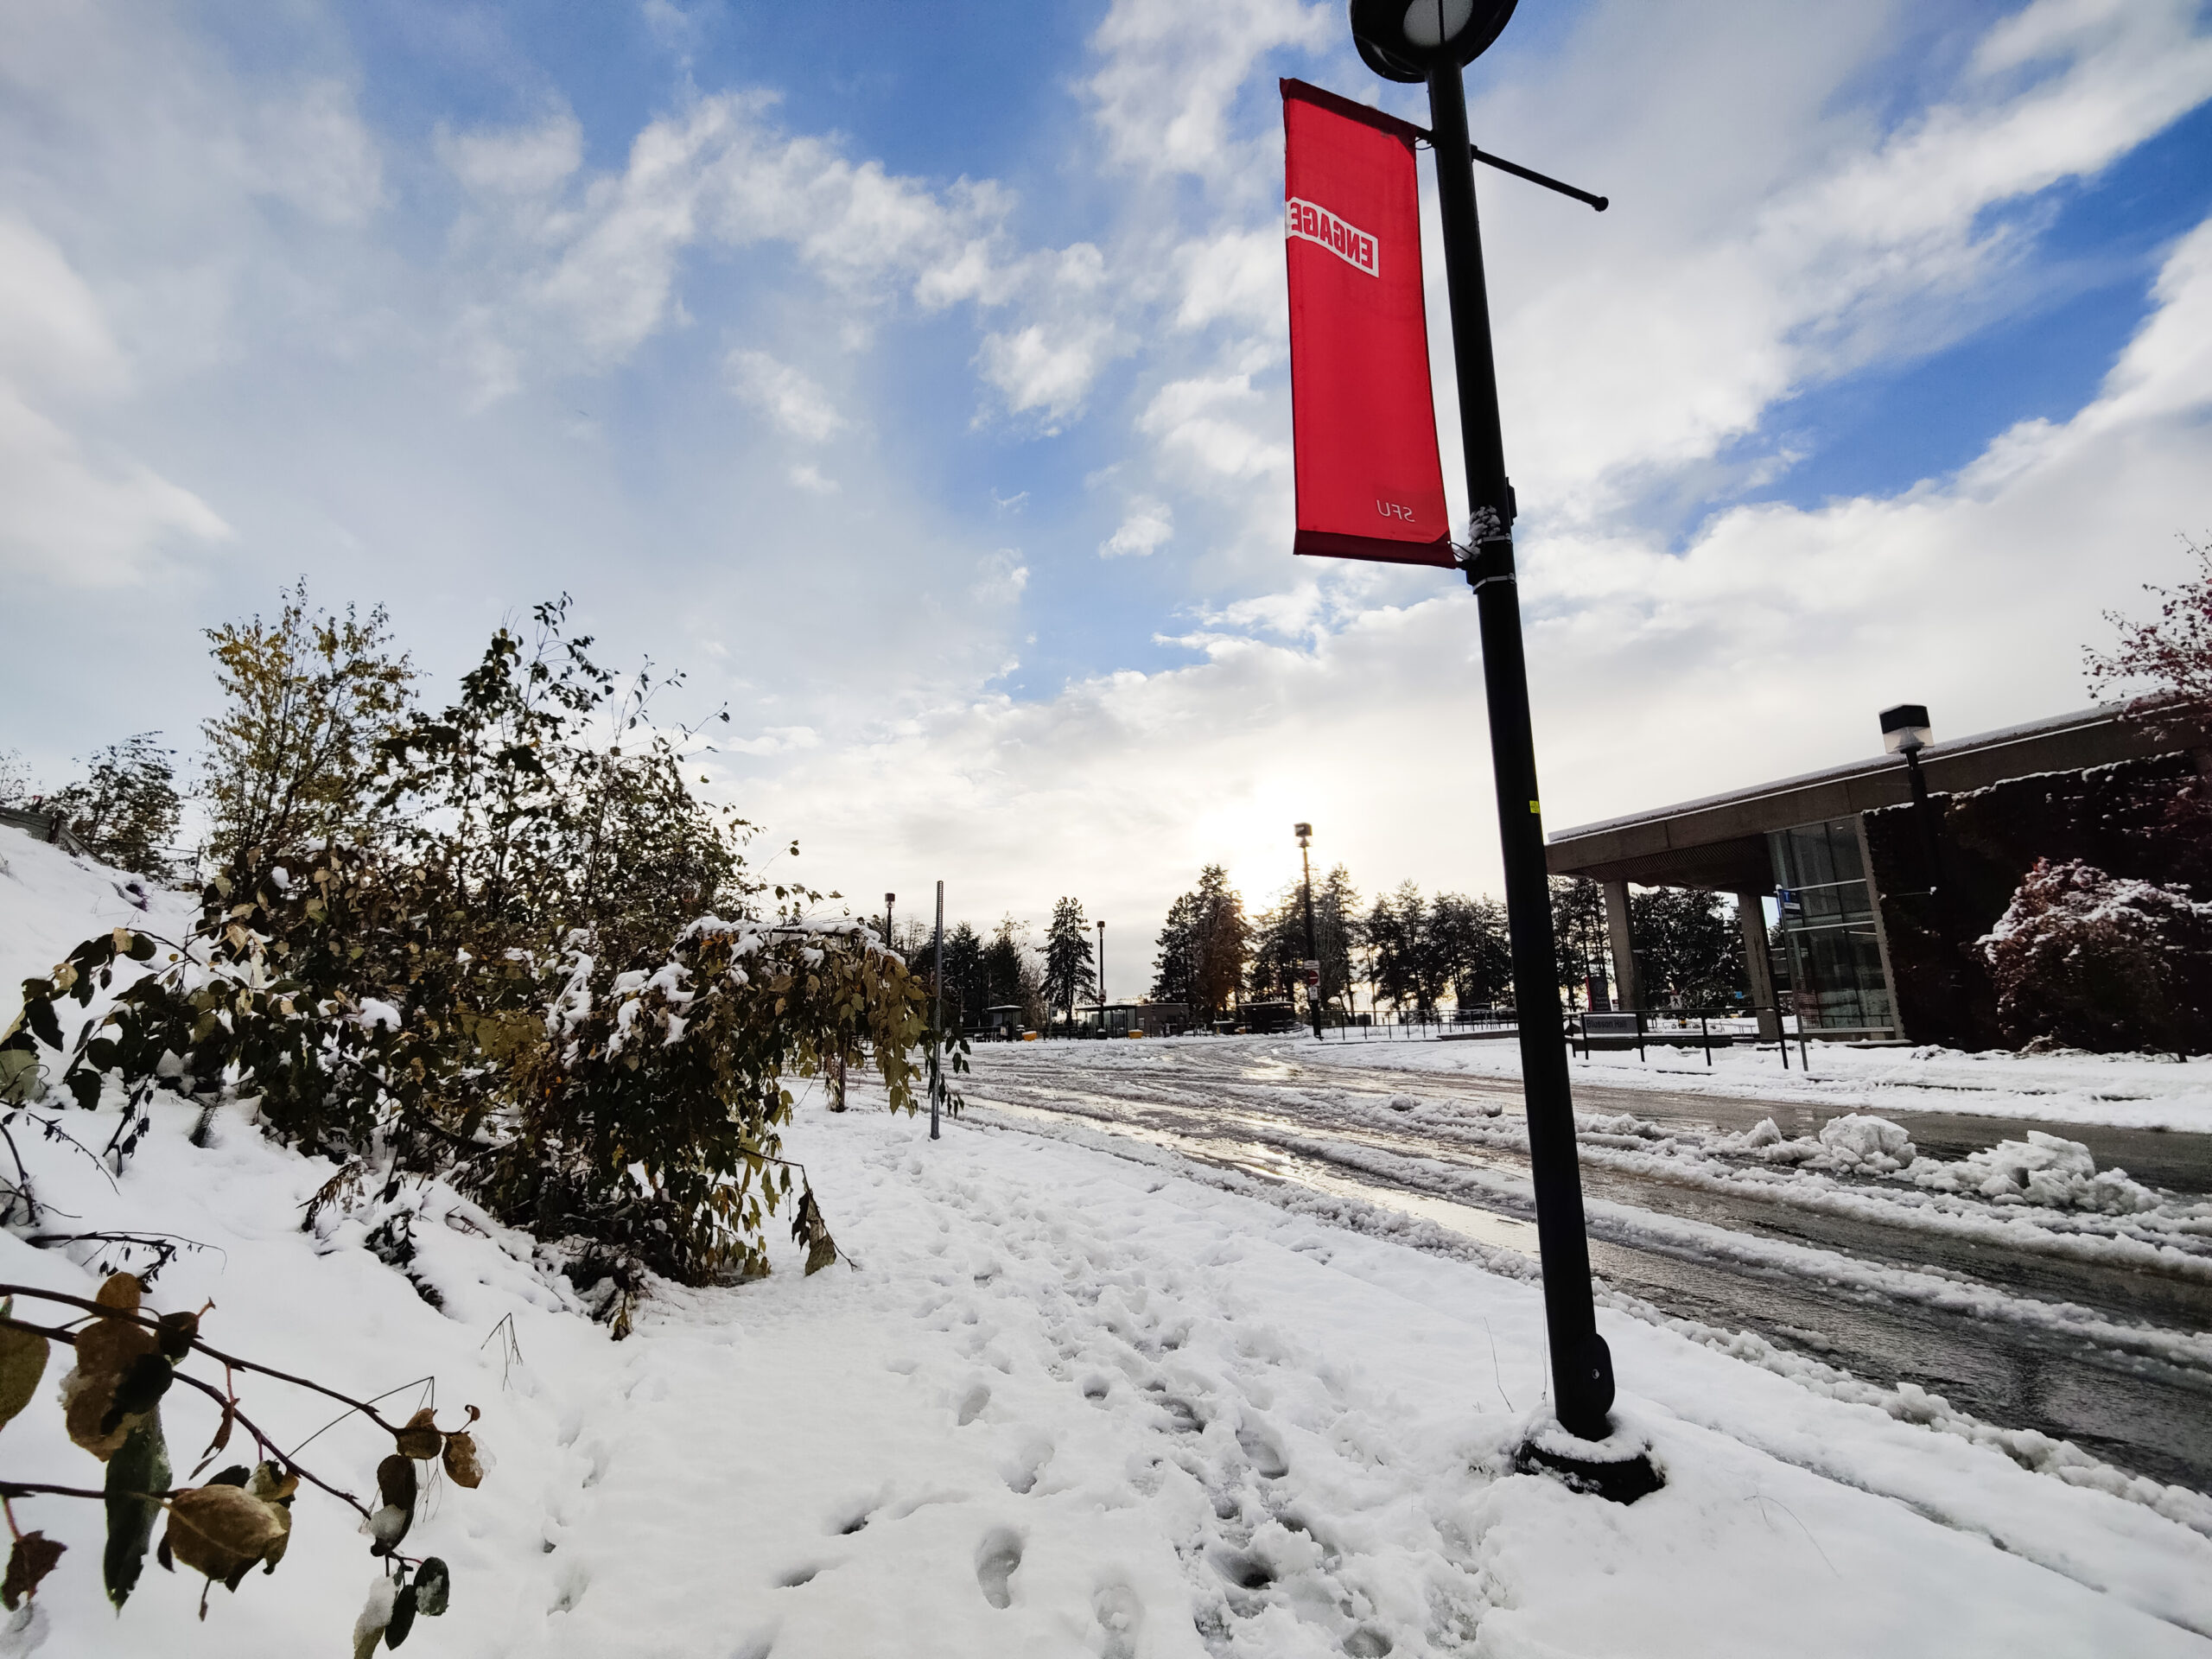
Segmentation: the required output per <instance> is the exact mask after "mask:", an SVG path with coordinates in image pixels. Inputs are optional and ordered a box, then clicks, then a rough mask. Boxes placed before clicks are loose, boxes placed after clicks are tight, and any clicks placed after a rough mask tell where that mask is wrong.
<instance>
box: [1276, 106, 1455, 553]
mask: <svg viewBox="0 0 2212 1659" xmlns="http://www.w3.org/2000/svg"><path fill="white" fill-rule="evenodd" d="M1282 100H1283V102H1282V122H1283V139H1284V168H1283V171H1284V179H1283V199H1284V200H1283V235H1284V238H1285V239H1284V255H1285V263H1286V264H1287V265H1288V267H1289V270H1290V408H1291V423H1292V429H1293V433H1294V444H1295V452H1296V457H1297V477H1298V539H1297V541H1296V543H1294V550H1295V551H1297V552H1300V553H1306V554H1319V555H1323V556H1330V557H1334V558H1344V559H1381V560H1384V561H1387V562H1389V563H1395V564H1438V565H1444V566H1446V567H1449V566H1450V565H1451V564H1452V563H1453V559H1452V537H1451V528H1450V524H1449V522H1448V520H1447V518H1446V509H1445V505H1444V469H1443V467H1442V466H1441V464H1440V461H1439V460H1438V457H1437V451H1436V406H1435V403H1434V401H1433V395H1432V393H1431V391H1430V388H1429V379H1428V324H1427V316H1426V314H1425V312H1424V310H1423V308H1422V305H1421V196H1420V186H1419V183H1418V181H1417V176H1416V175H1415V172H1414V137H1415V135H1416V133H1417V132H1418V129H1416V128H1414V127H1413V126H1411V125H1408V124H1407V123H1405V122H1403V121H1400V120H1398V119H1396V118H1394V117H1392V116H1388V115H1385V114H1383V112H1382V111H1379V110H1371V109H1369V108H1368V107H1367V106H1366V105H1363V104H1355V103H1353V102H1351V99H1344V98H1339V97H1338V96H1337V95H1336V94H1335V93H1334V92H1324V91H1322V90H1321V89H1320V88H1319V87H1318V86H1307V85H1306V83H1305V82H1304V81H1301V80H1286V81H1284V82H1283V83H1282Z"/></svg>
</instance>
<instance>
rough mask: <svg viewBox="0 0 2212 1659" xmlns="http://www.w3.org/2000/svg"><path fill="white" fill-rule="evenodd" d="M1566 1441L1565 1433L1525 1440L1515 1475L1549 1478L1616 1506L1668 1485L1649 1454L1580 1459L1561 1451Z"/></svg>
mask: <svg viewBox="0 0 2212 1659" xmlns="http://www.w3.org/2000/svg"><path fill="white" fill-rule="evenodd" d="M1565 1439H1566V1436H1564V1435H1562V1434H1550V1435H1544V1434H1535V1435H1531V1436H1530V1437H1529V1439H1527V1440H1523V1441H1522V1443H1521V1446H1520V1448H1519V1449H1518V1450H1517V1451H1516V1452H1514V1454H1513V1472H1514V1473H1515V1474H1516V1475H1548V1476H1550V1477H1551V1478H1553V1479H1554V1480H1557V1481H1560V1482H1561V1483H1563V1484H1565V1485H1566V1486H1567V1489H1568V1490H1569V1491H1577V1492H1586V1493H1592V1494H1594V1495H1595V1496H1597V1497H1602V1498H1605V1500H1606V1501H1607V1502H1609V1503H1635V1502H1636V1500H1637V1498H1639V1497H1649V1496H1650V1495H1651V1494H1652V1493H1653V1492H1656V1491H1658V1490H1659V1489H1660V1488H1661V1487H1662V1486H1664V1485H1665V1484H1667V1482H1666V1478H1665V1477H1664V1476H1662V1474H1661V1473H1660V1472H1659V1470H1658V1466H1657V1465H1656V1464H1654V1463H1653V1462H1652V1461H1651V1454H1650V1453H1649V1452H1643V1451H1631V1452H1629V1453H1628V1454H1627V1455H1626V1456H1624V1457H1619V1458H1593V1457H1585V1456H1578V1455H1577V1454H1576V1453H1574V1452H1569V1451H1566V1450H1563V1449H1561V1446H1560V1442H1561V1441H1562V1440H1565ZM1580 1444H1585V1445H1586V1444H1588V1442H1580ZM1592 1449H1593V1450H1594V1449H1595V1448H1594V1447H1593V1448H1592Z"/></svg>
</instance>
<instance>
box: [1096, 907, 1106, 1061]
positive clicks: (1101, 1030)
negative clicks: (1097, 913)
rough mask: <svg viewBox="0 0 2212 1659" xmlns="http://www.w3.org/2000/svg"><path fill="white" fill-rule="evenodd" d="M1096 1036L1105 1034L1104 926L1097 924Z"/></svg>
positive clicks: (1103, 924)
mask: <svg viewBox="0 0 2212 1659" xmlns="http://www.w3.org/2000/svg"><path fill="white" fill-rule="evenodd" d="M1098 1034H1099V1035H1100V1036H1101V1037H1103V1036H1104V1035H1105V1034H1106V924H1105V923H1103V922H1101V923H1099V924H1098Z"/></svg>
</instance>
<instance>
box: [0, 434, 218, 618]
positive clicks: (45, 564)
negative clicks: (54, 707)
mask: <svg viewBox="0 0 2212 1659" xmlns="http://www.w3.org/2000/svg"><path fill="white" fill-rule="evenodd" d="M230 534H231V530H230V526H229V525H228V524H225V523H224V522H223V520H222V518H220V517H219V516H218V515H217V514H216V512H214V510H213V508H211V507H210V506H208V505H207V503H206V502H204V501H202V500H201V499H200V498H199V497H198V496H196V495H194V494H193V493H192V492H191V491H189V490H187V489H184V488H182V487H181V486H178V485H175V484H172V483H171V482H169V481H168V480H167V479H165V478H162V476H161V475H160V474H157V473H156V472H155V471H154V470H153V469H152V468H151V467H147V466H144V465H143V464H142V463H140V462H137V461H130V460H127V459H122V458H116V459H108V460H102V459H96V458H95V457H93V456H92V455H91V454H87V453H86V448H85V446H84V445H83V444H82V443H81V442H79V440H78V439H77V438H76V437H75V436H73V435H72V434H70V433H68V432H67V431H65V430H64V429H62V428H61V427H60V426H59V425H57V424H56V423H54V421H52V420H50V419H48V417H47V416H44V415H41V414H40V413H39V412H38V411H37V410H35V409H32V408H31V407H30V406H29V405H28V404H24V403H22V401H21V400H20V399H18V398H16V397H12V396H10V395H8V394H7V393H6V392H5V391H0V570H4V571H6V572H7V573H8V575H9V576H10V580H11V581H13V582H22V581H26V580H29V579H33V578H38V579H43V580H48V581H52V582H61V583H65V584H67V585H70V586H74V587H85V588H111V587H116V586H118V585H120V584H123V583H125V582H130V581H132V580H133V579H135V578H136V577H137V576H139V575H143V573H144V572H145V571H146V570H147V569H149V567H150V566H151V565H152V564H153V563H155V562H156V560H157V558H158V557H159V556H160V555H161V553H162V550H163V549H164V548H165V547H168V546H169V545H171V544H173V543H176V542H179V541H198V542H213V541H220V540H223V539H226V538H227V537H229V536H230Z"/></svg>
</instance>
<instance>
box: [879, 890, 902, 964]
mask: <svg viewBox="0 0 2212 1659" xmlns="http://www.w3.org/2000/svg"><path fill="white" fill-rule="evenodd" d="M898 901H899V895H898V894H897V893H885V894H884V895H883V948H884V949H885V950H893V949H895V948H896V947H895V946H893V944H892V943H891V906H893V905H894V904H896V903H897V902H898Z"/></svg>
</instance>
